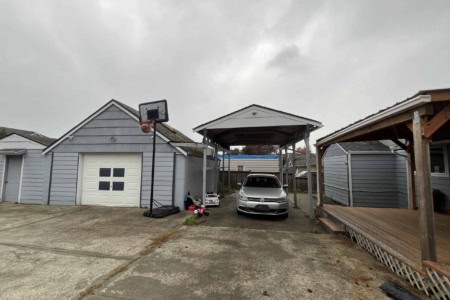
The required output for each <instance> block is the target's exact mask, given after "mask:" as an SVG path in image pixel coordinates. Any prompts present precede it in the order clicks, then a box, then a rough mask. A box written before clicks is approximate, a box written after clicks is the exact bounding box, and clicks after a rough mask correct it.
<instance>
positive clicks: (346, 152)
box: [324, 143, 348, 156]
mask: <svg viewBox="0 0 450 300" xmlns="http://www.w3.org/2000/svg"><path fill="white" fill-rule="evenodd" d="M336 145H338V147H339V148H341V149H342V151H344V153H345V154H348V151H347V150H345V149H344V148H343V147H342V146H341V145H339V143H336ZM328 149H330V148H329V147H328ZM328 149H327V150H328ZM324 156H325V155H324Z"/></svg>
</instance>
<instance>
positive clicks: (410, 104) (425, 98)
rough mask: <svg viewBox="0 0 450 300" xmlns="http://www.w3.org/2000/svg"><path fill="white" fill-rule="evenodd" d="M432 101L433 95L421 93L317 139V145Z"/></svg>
mask: <svg viewBox="0 0 450 300" xmlns="http://www.w3.org/2000/svg"><path fill="white" fill-rule="evenodd" d="M429 102H431V96H429V95H419V96H417V97H416V98H413V99H410V100H408V101H405V102H404V103H401V104H399V105H395V106H393V107H391V108H388V109H386V110H384V111H382V112H380V113H377V114H375V115H373V116H371V117H368V118H366V119H363V120H362V121H360V122H357V123H356V124H353V125H350V126H348V127H347V128H344V129H342V130H339V131H338V132H336V133H333V134H331V135H330V136H328V137H326V138H324V139H322V140H320V139H319V140H318V141H317V145H323V144H326V143H327V142H329V141H332V140H334V139H336V138H338V137H339V136H343V135H344V134H347V133H350V132H352V131H354V130H357V129H360V128H362V127H365V126H368V125H370V124H373V123H375V122H377V121H379V120H381V119H383V118H386V117H388V116H390V115H394V114H398V113H401V112H403V111H405V110H408V109H411V108H414V107H416V106H418V105H421V104H424V103H429Z"/></svg>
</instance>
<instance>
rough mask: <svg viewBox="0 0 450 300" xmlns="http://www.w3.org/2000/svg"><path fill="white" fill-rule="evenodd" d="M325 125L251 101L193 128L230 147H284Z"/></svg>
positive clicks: (215, 141) (225, 146) (223, 145)
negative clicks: (249, 103) (251, 102)
mask: <svg viewBox="0 0 450 300" xmlns="http://www.w3.org/2000/svg"><path fill="white" fill-rule="evenodd" d="M320 127H322V123H320V122H318V121H315V120H312V119H308V118H304V117H301V116H297V115H294V114H291V113H286V112H283V111H279V110H276V109H272V108H268V107H265V106H261V105H258V104H252V105H249V106H247V107H244V108H242V109H239V110H237V111H234V112H232V113H229V114H226V115H224V116H222V117H220V118H216V119H214V120H212V121H209V122H207V123H203V124H201V125H199V126H197V127H195V128H194V129H193V130H194V131H195V132H197V133H199V134H201V135H205V134H206V137H207V138H208V139H210V140H211V141H213V142H214V143H217V144H219V145H221V146H222V147H224V148H229V147H230V146H234V145H281V146H285V145H288V144H290V143H293V142H297V141H300V140H302V139H304V137H305V135H306V134H309V132H312V131H314V130H316V129H318V128H320Z"/></svg>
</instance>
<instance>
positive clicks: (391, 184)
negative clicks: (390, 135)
mask: <svg viewBox="0 0 450 300" xmlns="http://www.w3.org/2000/svg"><path fill="white" fill-rule="evenodd" d="M323 165H324V185H325V197H326V198H327V199H329V200H333V201H335V202H338V203H341V204H343V205H346V206H361V207H394V208H407V207H408V188H407V161H406V158H405V157H404V156H402V155H399V154H396V153H393V152H392V151H390V148H389V147H388V146H386V145H384V144H382V143H380V142H378V141H371V142H351V143H339V144H333V145H331V146H330V147H329V148H328V149H327V151H326V152H325V155H324V160H323Z"/></svg>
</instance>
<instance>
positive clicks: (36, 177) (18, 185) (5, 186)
mask: <svg viewBox="0 0 450 300" xmlns="http://www.w3.org/2000/svg"><path fill="white" fill-rule="evenodd" d="M0 130H1V132H3V133H4V134H6V135H5V136H3V138H1V139H0V201H5V202H17V203H24V204H41V203H44V202H46V195H45V192H44V190H45V186H48V177H49V176H48V175H49V174H50V164H49V160H48V157H45V156H42V149H44V148H45V147H47V146H48V145H49V144H51V143H52V142H53V141H54V139H51V138H48V137H46V136H43V135H41V134H39V133H36V132H32V131H26V130H20V129H14V128H5V127H2V128H0Z"/></svg>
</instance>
